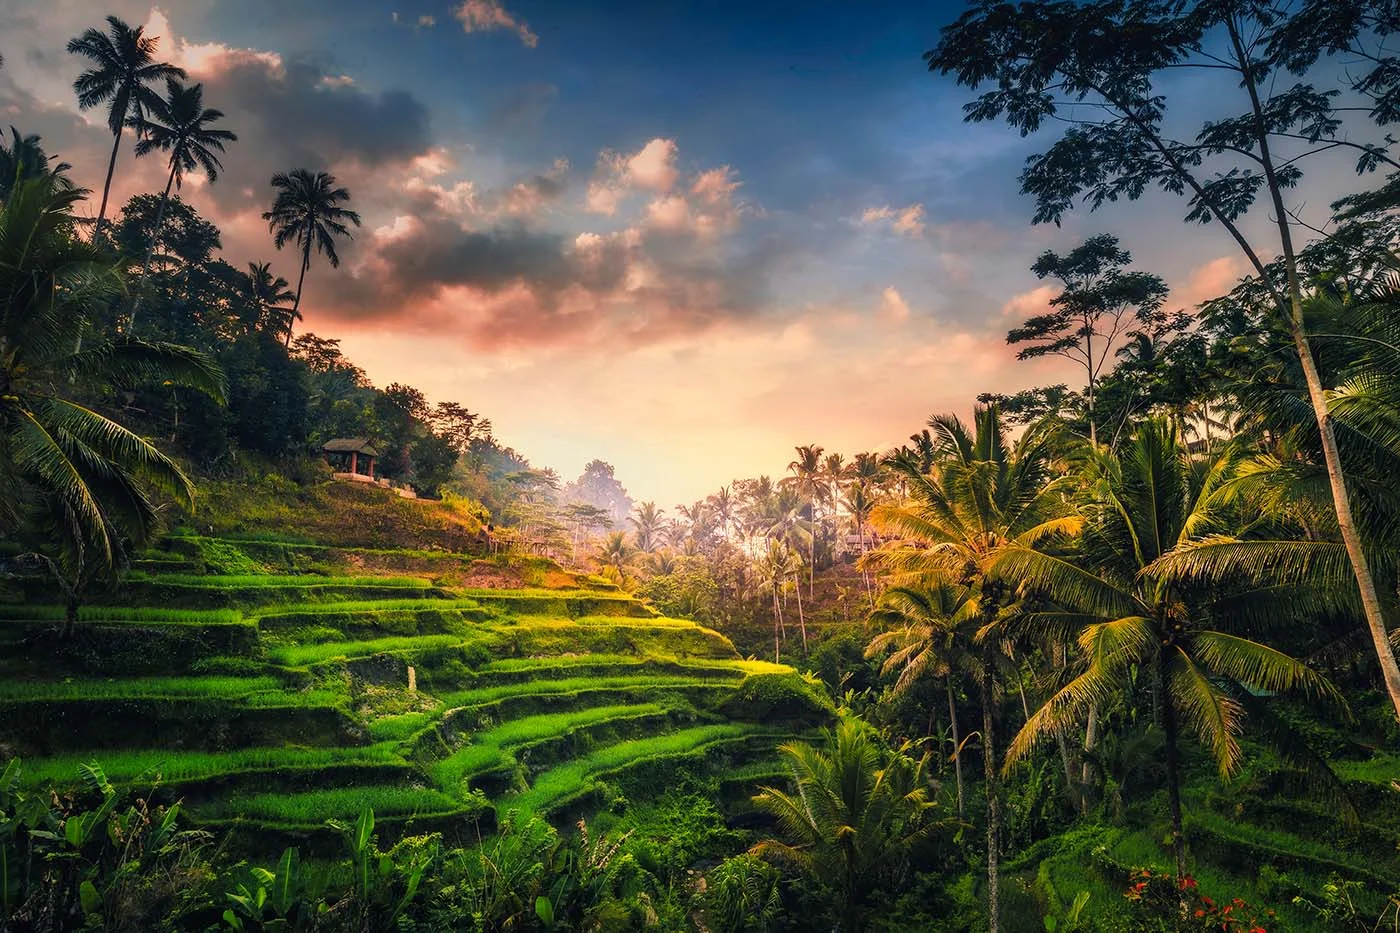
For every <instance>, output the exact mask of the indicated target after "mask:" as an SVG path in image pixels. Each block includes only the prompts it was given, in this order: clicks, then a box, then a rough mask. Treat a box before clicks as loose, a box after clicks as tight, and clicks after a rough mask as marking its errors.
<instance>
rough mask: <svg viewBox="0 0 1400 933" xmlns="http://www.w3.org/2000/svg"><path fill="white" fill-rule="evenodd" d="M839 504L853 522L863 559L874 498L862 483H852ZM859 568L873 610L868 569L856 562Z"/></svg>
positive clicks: (873, 594) (873, 601) (873, 597)
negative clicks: (866, 531)
mask: <svg viewBox="0 0 1400 933" xmlns="http://www.w3.org/2000/svg"><path fill="white" fill-rule="evenodd" d="M841 504H842V505H844V506H845V507H846V511H847V512H848V513H850V516H851V520H852V521H853V522H855V526H856V537H857V538H859V539H860V556H861V557H862V558H863V557H865V552H866V550H867V548H866V546H865V529H866V528H867V527H869V525H870V515H871V512H873V511H874V509H875V498H874V497H873V496H872V495H871V494H870V487H869V486H867V485H866V484H865V483H863V482H859V481H857V482H853V483H851V485H850V486H849V487H847V489H846V492H845V494H844V495H842V496H841ZM857 564H858V566H859V567H860V579H861V582H862V583H864V584H865V595H866V597H867V598H868V599H869V600H870V608H872V609H873V608H875V590H874V587H873V586H872V585H871V582H870V569H869V568H868V567H866V566H865V562H864V561H861V560H858V561H857Z"/></svg>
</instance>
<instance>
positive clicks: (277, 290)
mask: <svg viewBox="0 0 1400 933" xmlns="http://www.w3.org/2000/svg"><path fill="white" fill-rule="evenodd" d="M288 284H289V283H288V282H287V280H286V279H284V278H282V276H280V275H278V276H274V275H273V274H272V266H271V264H270V263H266V262H250V263H248V298H249V299H250V300H251V302H252V305H253V308H254V309H255V311H256V313H257V320H255V321H250V322H248V332H249V333H252V332H253V331H258V330H267V331H269V332H270V333H274V334H280V333H282V332H283V330H290V329H291V326H292V309H291V307H290V306H289V305H288V304H287V302H289V301H291V300H292V298H293V297H294V296H293V295H292V292H291V290H290V289H289V288H288V287H287V286H288Z"/></svg>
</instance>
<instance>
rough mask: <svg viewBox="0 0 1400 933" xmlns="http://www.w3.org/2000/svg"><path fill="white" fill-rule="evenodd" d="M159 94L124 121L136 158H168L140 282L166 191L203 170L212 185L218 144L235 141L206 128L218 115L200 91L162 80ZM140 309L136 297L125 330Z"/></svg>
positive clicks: (216, 171) (220, 114) (162, 214)
mask: <svg viewBox="0 0 1400 933" xmlns="http://www.w3.org/2000/svg"><path fill="white" fill-rule="evenodd" d="M165 88H166V96H165V97H160V96H156V97H152V98H151V99H150V101H149V102H147V104H146V108H145V110H146V112H145V113H144V114H142V113H138V114H137V115H136V116H134V117H132V118H131V119H130V120H129V121H128V122H129V123H130V124H131V126H132V127H133V128H134V129H135V130H136V133H137V136H138V137H139V139H138V141H137V143H136V155H137V156H138V157H140V156H143V155H146V154H147V153H150V152H154V151H155V150H157V149H159V150H160V151H161V152H168V153H170V159H169V163H170V175H169V176H168V177H167V178H166V181H165V191H164V192H163V193H162V194H161V196H160V209H159V210H158V211H157V212H156V223H155V230H154V232H153V233H152V235H151V245H150V246H149V247H147V249H146V259H145V261H144V262H143V263H142V264H141V277H142V279H144V278H145V276H146V270H147V269H149V268H150V265H151V254H152V253H153V252H155V248H156V237H157V236H159V234H160V227H161V223H162V222H163V221H164V220H165V208H166V205H167V204H169V203H170V187H171V186H172V185H174V186H175V187H176V188H179V187H181V186H182V185H183V183H184V178H185V173H186V172H192V171H194V170H195V169H201V170H203V172H204V176H205V177H206V178H208V179H209V181H211V182H213V181H215V180H217V179H218V177H219V170H220V169H221V168H223V164H222V163H221V162H220V161H219V157H218V156H217V155H215V153H216V152H223V151H224V143H226V142H233V141H235V140H237V139H238V137H237V136H235V135H234V134H233V133H231V132H229V131H228V130H220V129H212V128H211V127H210V126H209V124H211V123H214V122H215V121H217V120H222V119H223V117H224V114H223V111H220V110H214V109H213V108H208V109H206V108H205V106H204V85H202V84H195V85H191V86H189V87H186V86H184V85H182V84H181V83H180V82H179V81H176V80H175V79H174V78H167V79H166V81H165ZM140 305H141V301H140V298H139V297H138V298H137V300H136V304H135V305H134V306H133V307H132V309H131V320H130V321H129V322H128V325H127V326H128V327H131V328H134V327H135V326H136V312H137V310H138V309H139V308H140Z"/></svg>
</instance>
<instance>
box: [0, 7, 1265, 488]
mask: <svg viewBox="0 0 1400 933" xmlns="http://www.w3.org/2000/svg"><path fill="white" fill-rule="evenodd" d="M106 9H110V11H111V12H112V13H114V14H116V15H119V16H121V17H123V18H124V19H126V20H128V21H129V22H132V23H144V24H146V26H147V29H148V32H150V33H151V34H155V35H159V36H161V41H162V45H161V50H162V53H163V54H164V55H166V56H167V57H168V58H170V59H171V60H173V61H176V62H177V63H178V64H181V65H183V66H184V67H186V68H187V70H188V71H189V72H190V76H191V79H192V80H199V81H202V82H203V83H204V84H205V86H206V91H205V93H206V99H207V102H208V104H209V105H210V106H215V107H219V108H220V109H223V110H225V111H226V113H227V115H228V116H227V125H228V127H229V128H230V129H233V130H234V131H235V132H237V133H238V134H239V136H240V141H239V143H237V144H236V145H235V146H233V147H231V148H230V150H229V153H228V156H227V158H226V159H225V165H226V172H225V173H224V176H223V177H221V178H220V180H219V181H218V182H217V183H216V184H213V185H202V184H195V185H191V186H187V188H186V192H185V194H186V196H187V198H188V199H189V200H190V201H191V202H192V203H194V204H195V205H196V206H197V207H198V208H199V209H200V210H201V211H202V212H204V213H205V214H206V215H208V216H209V217H210V218H211V219H213V220H214V221H215V222H216V223H218V224H219V226H220V227H221V228H222V229H223V230H224V255H225V258H227V259H229V261H231V262H234V263H236V264H239V265H243V264H244V263H246V262H248V261H252V260H255V259H256V260H270V261H272V262H273V265H274V269H275V270H276V271H279V272H281V273H282V274H283V275H286V276H287V277H288V278H294V276H293V275H292V273H293V272H294V271H295V269H294V266H295V262H294V260H292V259H290V258H289V257H287V256H286V255H279V254H277V253H276V251H275V250H274V249H273V248H272V245H271V243H270V241H269V239H268V237H267V233H266V228H265V225H264V224H263V223H262V221H261V220H260V219H259V217H258V215H259V213H260V212H261V211H262V210H263V209H264V208H265V206H266V202H267V201H268V200H270V189H269V188H268V185H267V179H268V178H269V177H270V175H271V173H272V172H274V171H279V170H286V169H290V168H293V167H298V166H299V165H305V166H307V167H312V168H318V169H329V170H330V171H332V172H334V173H335V174H336V175H337V177H338V178H339V179H340V181H341V182H342V183H343V184H345V185H347V186H348V187H349V188H350V190H351V191H352V194H353V196H354V206H356V207H357V208H358V209H359V210H360V211H361V212H362V213H363V215H364V217H365V226H364V228H363V229H361V230H360V231H358V232H357V235H356V238H355V241H354V242H353V243H352V244H350V245H349V246H347V248H346V249H345V251H344V252H343V256H344V258H345V263H344V265H343V266H342V268H341V269H340V270H335V271H332V270H330V269H329V268H328V267H327V266H325V265H324V264H318V265H316V266H314V267H313V270H312V273H311V275H310V276H309V279H308V283H307V291H306V301H305V305H304V306H305V308H306V309H307V321H306V327H307V328H308V329H311V330H314V331H315V332H317V333H318V334H320V335H322V336H335V337H340V338H342V340H343V344H344V347H345V349H346V350H347V352H348V353H349V355H350V356H351V357H352V358H353V359H354V360H356V361H357V362H358V363H360V364H361V365H362V366H364V367H365V368H366V369H367V370H368V372H369V374H370V376H371V377H372V378H373V379H374V380H375V381H376V383H378V384H380V385H385V384H388V383H390V382H396V381H397V382H406V383H410V384H413V385H416V386H418V387H419V388H421V389H423V390H424V391H425V392H427V394H428V395H429V397H430V398H431V399H433V400H447V399H451V400H455V401H459V402H462V403H463V404H466V405H467V406H468V407H470V408H472V409H474V410H479V411H481V412H483V413H484V414H486V415H487V416H489V417H491V418H492V420H493V421H494V422H495V424H496V427H497V431H498V434H499V435H500V436H501V438H502V440H503V441H505V442H506V443H509V444H511V445H513V446H515V447H517V448H518V449H520V450H522V451H523V452H525V453H526V454H527V455H529V456H530V457H531V458H532V459H533V460H534V461H535V462H536V463H538V464H540V465H548V466H554V467H555V468H557V469H558V470H559V471H560V472H561V474H562V475H563V476H564V477H565V478H566V479H568V478H571V477H572V476H575V475H577V473H578V472H579V471H580V469H581V468H582V466H583V464H584V463H586V462H587V461H588V460H591V459H593V458H594V457H601V458H603V459H605V460H608V461H610V462H612V463H613V464H614V465H615V466H616V470H617V475H618V477H619V478H620V479H621V480H622V481H623V482H624V484H626V485H627V486H628V487H629V488H630V489H631V490H632V491H633V492H634V494H636V495H637V496H639V497H640V498H653V499H657V500H658V501H659V502H660V503H661V504H663V505H667V506H669V505H671V504H674V503H676V502H682V501H690V500H692V499H695V498H698V497H700V496H703V495H705V494H707V493H709V492H713V491H714V490H716V489H717V488H718V487H719V486H720V485H721V484H723V483H727V482H729V481H730V480H732V479H734V478H736V477H743V476H754V475H758V474H760V473H770V474H781V473H782V472H783V471H784V469H785V466H786V464H787V462H788V461H789V460H790V459H791V456H792V448H793V446H794V445H797V444H808V443H819V444H822V445H824V446H825V447H827V449H828V450H838V451H841V452H843V453H846V454H847V455H848V456H849V455H852V454H854V453H856V452H858V451H861V450H867V449H879V448H882V447H887V446H889V445H893V444H897V443H899V442H901V441H903V440H904V439H905V438H907V436H908V435H909V434H911V433H913V432H915V431H917V430H919V429H920V428H922V427H923V425H924V422H925V420H926V419H927V417H928V416H929V415H930V414H932V413H935V412H942V411H958V412H963V413H966V412H967V411H969V410H970V408H971V405H972V402H973V400H974V398H975V396H976V395H977V393H978V392H981V391H1010V390H1014V389H1018V388H1023V387H1026V386H1029V385H1034V384H1044V383H1047V382H1059V381H1066V380H1071V379H1073V378H1074V376H1073V373H1072V371H1070V370H1068V369H1065V368H1063V367H1059V366H1057V365H1056V364H1055V363H1054V362H1053V361H1052V362H1041V363H1035V364H1030V363H1018V362H1016V361H1015V360H1014V356H1013V354H1012V353H1011V352H1010V351H1008V350H1007V348H1006V347H1005V345H1004V337H1005V332H1006V330H1007V329H1008V328H1009V327H1011V326H1014V325H1015V324H1017V323H1019V322H1020V320H1021V319H1023V318H1024V317H1026V316H1029V315H1030V314H1033V313H1036V312H1038V311H1039V310H1040V309H1042V308H1043V307H1044V303H1045V301H1046V300H1047V299H1048V297H1049V294H1050V293H1049V292H1048V290H1047V289H1046V288H1045V287H1044V285H1043V283H1040V282H1038V281H1037V280H1036V279H1035V277H1034V276H1033V275H1031V273H1030V272H1029V271H1028V267H1029V266H1030V264H1031V263H1032V262H1033V261H1034V259H1035V257H1036V255H1038V254H1039V253H1040V252H1041V251H1042V250H1045V249H1058V250H1068V249H1070V248H1072V247H1073V246H1074V245H1076V244H1077V243H1078V242H1079V241H1080V240H1081V239H1083V238H1084V237H1085V236H1088V235H1090V234H1093V233H1098V232H1104V231H1107V232H1113V233H1117V234H1119V235H1120V236H1121V237H1122V239H1123V242H1124V245H1125V246H1127V247H1128V248H1129V249H1131V250H1132V251H1133V252H1134V254H1135V257H1136V258H1137V259H1138V261H1139V265H1140V266H1141V267H1143V268H1147V269H1150V270H1152V271H1156V272H1159V273H1161V274H1163V275H1164V276H1166V277H1167V278H1168V280H1169V282H1171V283H1172V284H1173V286H1174V289H1175V290H1174V294H1173V303H1174V304H1178V305H1181V306H1191V305H1194V304H1195V303H1196V302H1198V301H1200V300H1202V299H1204V298H1208V297H1212V296H1213V295H1215V294H1218V293H1219V292H1221V291H1223V290H1224V289H1226V288H1228V287H1229V285H1230V284H1231V283H1232V282H1233V281H1234V279H1235V278H1236V277H1237V276H1238V274H1239V273H1240V271H1242V265H1241V264H1240V263H1239V262H1238V261H1237V260H1236V259H1235V258H1234V256H1233V253H1232V252H1231V247H1230V244H1229V243H1228V242H1226V241H1225V240H1224V239H1223V238H1222V237H1221V236H1220V234H1219V232H1218V231H1214V230H1205V231H1188V230H1187V228H1184V227H1182V226H1181V224H1180V221H1179V218H1180V216H1181V214H1182V213H1183V210H1182V208H1181V205H1180V204H1178V203H1172V202H1169V201H1160V200H1154V199H1150V198H1149V199H1147V200H1145V201H1144V202H1142V203H1140V204H1136V205H1131V206H1126V207H1123V208H1118V209H1114V210H1112V211H1108V212H1104V213H1103V214H1101V215H1093V216H1090V215H1087V214H1076V215H1074V216H1072V217H1071V218H1070V219H1069V220H1068V221H1067V223H1066V225H1065V227H1064V228H1063V229H1055V228H1053V227H1046V228H1032V227H1031V226H1030V225H1029V218H1030V214H1031V207H1030V204H1029V202H1028V200H1027V199H1025V198H1023V197H1022V196H1021V195H1019V194H1018V193H1017V184H1016V176H1017V173H1018V172H1019V169H1020V166H1021V164H1022V163H1023V161H1024V159H1025V157H1026V156H1027V155H1028V154H1029V153H1031V152H1033V151H1035V150H1036V148H1037V147H1041V146H1044V145H1046V144H1047V142H1048V141H1047V140H1045V139H1031V140H1025V139H1021V138H1020V137H1018V136H1017V135H1016V134H1015V133H1013V132H1010V131H1007V130H1005V129H1003V128H1001V127H999V126H995V125H985V126H969V125H966V124H964V123H963V122H962V120H961V106H962V104H963V103H964V102H965V101H966V100H967V99H968V94H967V92H966V91H965V90H964V89H959V88H957V87H955V86H954V85H953V82H952V81H951V80H948V79H945V78H941V77H939V76H935V75H930V74H929V73H928V72H927V71H926V69H925V67H924V64H923V62H922V60H921V55H922V53H923V51H924V50H926V49H928V48H929V47H931V46H932V45H934V44H935V43H936V42H937V38H938V30H939V27H940V26H941V25H943V24H944V23H946V22H949V21H951V20H952V19H953V18H955V17H956V15H957V14H958V12H959V11H960V9H961V4H957V3H942V2H940V3H892V2H874V3H863V4H851V3H809V4H802V5H798V4H792V3H758V2H749V3H706V4H694V3H682V2H667V3H661V2H621V0H619V2H614V3H607V4H601V3H599V4H593V3H583V2H563V0H552V2H546V0H458V2H455V3H451V4H448V3H421V4H418V5H397V3H396V2H391V3H372V2H366V0H278V2H274V0H241V2H239V3H227V2H215V0H165V2H162V3H160V4H159V5H158V6H152V5H151V4H150V3H149V2H145V3H143V2H138V0H112V2H111V3H110V4H108V5H107V7H106ZM99 24H100V17H99V16H98V15H97V14H96V13H95V11H94V9H93V7H92V4H91V3H90V2H89V0H53V2H49V3H43V4H39V3H29V2H27V0H18V2H17V0H10V2H9V3H7V4H2V5H0V37H3V38H0V52H3V53H4V54H5V57H6V67H5V69H4V70H3V71H0V107H3V108H4V109H5V110H6V111H7V113H8V114H9V115H10V116H9V120H10V121H11V122H14V123H16V125H18V126H19V127H20V128H21V129H22V130H23V131H25V132H38V133H41V134H42V135H43V136H44V137H45V140H46V143H47V144H48V145H49V147H50V148H51V149H53V150H55V151H57V152H58V153H59V154H60V155H61V156H62V157H63V158H64V159H66V160H67V161H69V162H71V163H73V164H74V166H75V174H76V175H77V176H78V178H79V180H80V181H81V182H83V183H85V184H88V185H93V184H100V181H101V171H102V169H103V168H104V167H105V152H106V146H107V145H109V142H110V136H107V135H105V130H104V128H103V127H102V125H101V122H102V118H101V115H100V114H96V113H89V114H78V113H77V110H76V106H75V105H74V103H73V101H72V98H71V93H70V92H69V90H68V87H69V85H70V84H71V81H72V79H73V77H74V76H75V75H76V73H77V71H78V70H79V63H78V62H77V61H76V60H73V59H72V58H71V56H68V55H67V54H66V53H64V52H63V51H62V48H63V45H64V43H65V42H66V40H67V39H68V38H69V37H71V36H72V35H75V34H77V33H78V32H80V31H81V29H83V28H86V27H87V26H90V25H99ZM122 160H123V161H122V162H121V163H120V164H119V166H118V175H117V181H116V183H115V190H116V193H117V196H118V197H119V198H122V199H124V198H125V197H127V196H129V195H130V194H132V193H136V192H139V191H147V190H157V189H158V187H159V184H160V180H161V178H160V176H161V172H160V166H158V165H156V164H154V160H149V159H148V160H140V161H135V160H133V159H132V157H131V155H130V153H129V151H128V152H126V153H125V154H124V155H123V156H122ZM93 210H94V211H95V207H94V208H93Z"/></svg>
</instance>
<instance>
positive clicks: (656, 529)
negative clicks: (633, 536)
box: [627, 502, 666, 554]
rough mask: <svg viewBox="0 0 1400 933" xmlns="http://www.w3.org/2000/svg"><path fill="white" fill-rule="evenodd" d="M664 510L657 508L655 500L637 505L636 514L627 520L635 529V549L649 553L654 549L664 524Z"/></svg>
mask: <svg viewBox="0 0 1400 933" xmlns="http://www.w3.org/2000/svg"><path fill="white" fill-rule="evenodd" d="M665 516H666V510H665V509H658V508H657V507H656V503H655V502H643V503H642V504H641V505H639V506H637V514H636V515H633V516H631V517H630V518H628V519H627V520H628V521H630V522H631V523H632V527H633V528H635V529H637V549H638V550H640V551H645V552H646V553H648V554H650V553H651V552H652V551H654V550H656V546H657V544H659V543H660V542H659V541H658V540H657V539H658V538H659V537H660V536H661V532H662V530H663V529H664V528H665V526H666V517H665Z"/></svg>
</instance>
